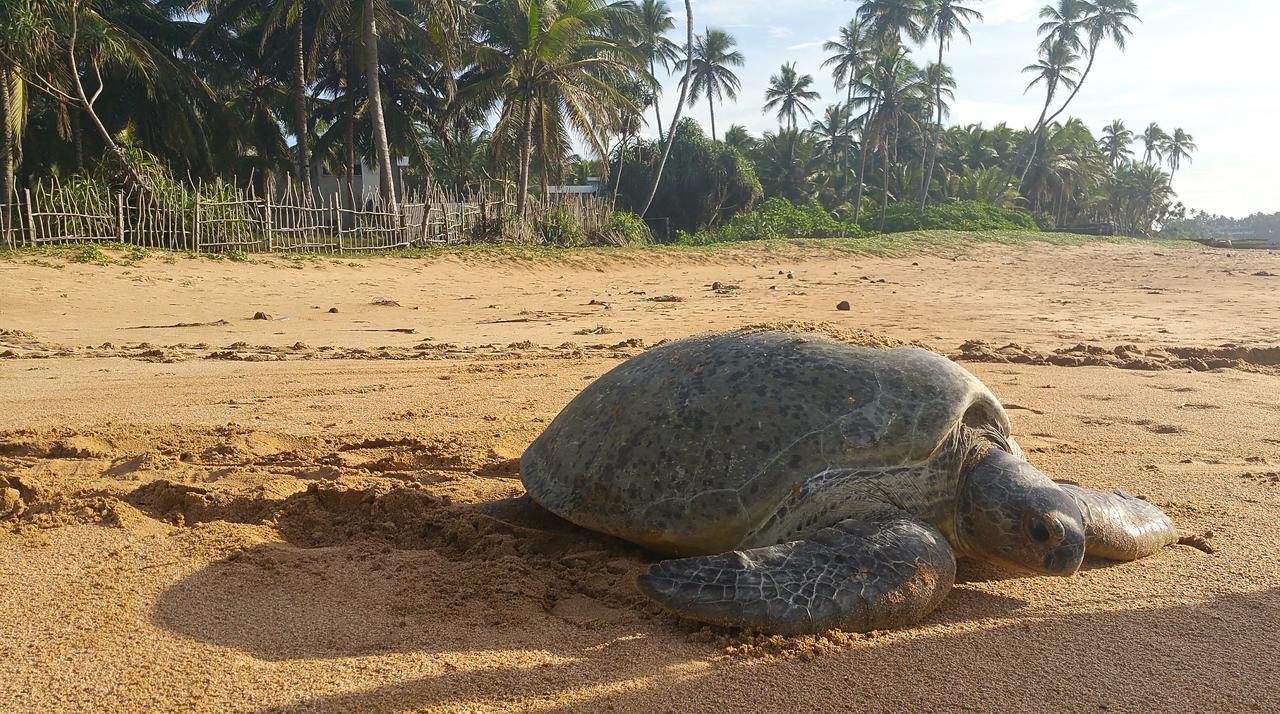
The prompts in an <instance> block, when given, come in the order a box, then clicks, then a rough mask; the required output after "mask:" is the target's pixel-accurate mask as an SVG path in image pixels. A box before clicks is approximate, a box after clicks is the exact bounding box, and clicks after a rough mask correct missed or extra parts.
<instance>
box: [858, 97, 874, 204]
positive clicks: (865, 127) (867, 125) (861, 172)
mask: <svg viewBox="0 0 1280 714" xmlns="http://www.w3.org/2000/svg"><path fill="white" fill-rule="evenodd" d="M877 111H879V106H878V102H873V103H872V105H871V107H870V108H869V109H867V117H866V119H864V120H863V122H862V151H861V154H862V158H861V159H859V160H858V196H857V198H856V199H855V200H854V202H853V222H854V223H857V222H858V216H859V215H860V214H861V212H862V192H863V191H864V190H865V188H866V181H864V180H863V179H864V177H865V176H866V172H867V146H868V144H869V142H868V141H867V134H868V132H869V131H870V129H871V122H872V117H874V116H875V113H876V112H877Z"/></svg>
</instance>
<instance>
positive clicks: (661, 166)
mask: <svg viewBox="0 0 1280 714" xmlns="http://www.w3.org/2000/svg"><path fill="white" fill-rule="evenodd" d="M684 17H685V35H686V39H685V42H684V51H685V60H684V61H685V71H684V77H682V78H681V79H680V99H679V101H677V102H676V115H675V116H674V117H673V118H672V119H671V131H670V132H669V133H668V134H667V140H666V142H665V143H664V144H663V145H662V154H661V156H660V157H659V158H658V167H657V169H656V170H655V171H654V172H653V181H651V182H650V183H649V197H648V198H646V199H645V201H644V208H641V209H640V214H639V215H640V217H641V218H644V217H645V215H646V214H647V213H649V209H650V208H651V207H652V206H653V197H654V196H657V195H658V184H660V183H662V173H663V171H665V170H666V167H667V159H668V158H670V156H671V145H672V144H674V143H675V140H676V137H675V133H676V132H675V130H676V126H678V125H679V124H680V115H681V114H682V113H683V112H684V103H685V99H686V98H687V97H688V93H689V83H690V82H691V80H692V79H693V78H692V76H691V75H690V74H689V73H690V72H691V71H692V70H693V0H684Z"/></svg>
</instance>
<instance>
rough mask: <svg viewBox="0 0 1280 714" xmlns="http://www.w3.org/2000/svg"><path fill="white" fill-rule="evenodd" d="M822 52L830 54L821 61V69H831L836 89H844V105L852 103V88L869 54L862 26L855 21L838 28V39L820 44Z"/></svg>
mask: <svg viewBox="0 0 1280 714" xmlns="http://www.w3.org/2000/svg"><path fill="white" fill-rule="evenodd" d="M822 51H823V52H829V53H831V54H830V56H829V57H827V58H826V59H825V60H823V61H822V66H823V68H826V67H830V68H831V76H832V77H833V78H834V79H835V81H836V88H841V87H843V88H844V89H845V98H844V102H845V104H849V103H851V102H852V101H853V87H854V85H856V84H857V83H858V75H860V74H862V71H863V68H864V67H866V64H867V60H868V59H869V58H870V56H871V53H870V51H869V50H868V48H867V38H866V36H865V33H864V32H863V31H862V25H860V24H859V23H858V21H857V20H856V19H854V20H850V21H849V24H847V25H845V26H844V27H841V28H840V39H838V40H828V41H826V42H824V43H822Z"/></svg>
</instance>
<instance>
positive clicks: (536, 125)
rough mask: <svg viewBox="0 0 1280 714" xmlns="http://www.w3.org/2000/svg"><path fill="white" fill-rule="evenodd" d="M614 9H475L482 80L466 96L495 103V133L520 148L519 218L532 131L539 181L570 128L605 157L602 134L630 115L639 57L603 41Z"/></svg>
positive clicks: (582, 0)
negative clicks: (538, 150) (629, 89)
mask: <svg viewBox="0 0 1280 714" xmlns="http://www.w3.org/2000/svg"><path fill="white" fill-rule="evenodd" d="M619 11H620V9H619V7H618V6H615V5H608V4H606V3H605V2H604V0H561V1H560V2H551V1H549V0H497V1H496V2H493V3H491V4H488V5H484V6H482V7H481V8H480V11H479V21H480V26H481V28H482V32H483V33H484V36H483V39H482V40H481V42H480V43H479V44H478V45H477V46H476V47H475V48H474V53H475V57H474V62H475V65H476V67H477V70H478V72H479V73H480V75H481V78H480V79H479V80H477V81H476V83H475V84H474V86H473V87H472V88H471V89H470V90H469V91H470V92H471V93H472V95H473V96H474V97H475V98H477V99H485V98H493V99H496V100H497V101H498V102H499V103H500V104H501V110H500V115H499V118H498V123H497V125H496V126H495V127H494V135H495V137H497V138H499V139H502V138H508V137H509V138H510V139H511V142H510V143H511V144H512V145H514V146H516V147H518V150H519V158H518V159H517V171H518V176H519V178H518V184H517V186H518V187H517V193H516V210H517V211H518V212H520V213H522V214H523V212H524V208H525V201H526V198H527V196H528V193H529V171H530V167H531V164H532V150H533V146H534V138H535V134H534V132H535V130H537V132H538V134H537V136H538V142H539V144H540V145H541V146H542V154H543V155H542V157H541V163H542V169H543V179H544V181H545V179H546V172H547V169H548V165H547V164H548V163H549V161H550V160H551V159H552V158H553V157H552V156H551V155H550V153H551V152H550V151H549V150H548V146H549V144H551V143H553V142H554V143H560V144H563V143H565V142H566V137H565V132H566V131H567V130H570V129H571V130H573V131H574V132H576V133H577V134H578V135H580V136H581V137H582V138H583V139H585V140H586V141H587V142H588V143H589V144H590V145H591V147H592V148H593V149H594V150H595V151H596V153H597V154H598V155H599V156H601V157H604V156H605V155H606V154H607V148H606V146H605V138H604V133H605V131H606V130H607V129H608V128H611V127H616V126H618V125H619V123H620V120H619V116H620V114H621V113H622V111H623V110H624V109H630V110H631V111H635V110H636V107H634V106H633V105H631V104H630V103H629V102H628V100H627V98H626V97H625V96H624V95H623V93H622V92H621V91H620V90H619V87H620V86H622V85H623V83H624V82H625V81H626V80H627V79H628V78H631V77H633V76H634V74H635V72H636V71H637V68H638V67H640V66H643V63H644V58H643V57H642V56H641V55H640V54H639V53H638V52H636V50H635V48H633V47H630V46H628V45H625V44H623V43H619V42H617V41H615V40H613V39H612V38H611V37H610V36H609V29H610V28H611V27H612V26H613V25H614V22H615V20H616V18H615V17H614V14H615V13H617V12H619ZM370 101H371V102H372V101H373V88H372V87H371V88H370ZM498 143H499V144H500V143H501V142H500V141H499V142H498Z"/></svg>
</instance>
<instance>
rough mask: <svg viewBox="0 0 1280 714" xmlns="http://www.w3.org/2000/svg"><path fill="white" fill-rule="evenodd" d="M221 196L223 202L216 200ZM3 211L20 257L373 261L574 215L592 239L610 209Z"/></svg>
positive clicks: (410, 203)
mask: <svg viewBox="0 0 1280 714" xmlns="http://www.w3.org/2000/svg"><path fill="white" fill-rule="evenodd" d="M211 196H216V197H217V198H214V197H211ZM15 198H16V200H15V201H14V202H13V203H11V204H4V203H0V244H2V245H3V246H4V247H5V248H8V249H14V248H17V247H22V246H41V245H51V244H63V243H85V242H98V243H103V242H110V243H124V244H129V245H136V246H140V247H143V248H160V249H168V250H183V251H193V252H226V251H233V250H234V251H243V252H248V253H258V252H269V251H293V252H324V253H344V252H367V251H378V250H390V249H402V248H412V247H425V246H431V245H454V244H462V243H471V242H511V243H540V242H543V241H542V239H541V238H540V236H539V234H538V232H537V231H535V230H533V229H532V228H531V226H530V224H531V223H534V222H536V221H537V220H538V219H539V218H540V217H545V216H547V215H548V214H549V213H550V212H552V211H555V210H568V211H570V212H571V214H572V215H573V216H574V218H575V220H576V221H577V222H578V224H579V225H580V226H581V227H582V228H583V229H584V230H587V231H594V230H598V229H600V228H601V227H602V226H604V225H605V224H606V223H607V221H608V216H609V213H610V212H611V209H610V207H609V206H608V203H607V202H606V201H603V200H600V199H596V198H594V197H586V198H582V197H576V196H571V197H566V196H553V197H551V198H550V199H548V200H547V201H546V202H538V203H536V204H535V205H532V206H530V208H529V211H528V215H529V220H519V219H516V218H514V215H515V214H514V210H513V207H512V206H511V205H510V204H509V203H508V202H507V201H506V200H489V199H487V198H486V197H484V196H479V195H478V196H466V197H462V196H453V195H449V194H445V193H443V192H437V193H436V194H434V195H432V196H431V197H429V198H423V197H418V196H410V197H408V198H407V199H406V200H405V201H403V202H400V203H397V204H395V205H390V204H388V203H385V202H381V201H377V200H371V199H366V200H364V201H363V202H361V201H352V200H345V201H344V200H342V198H340V197H339V196H338V195H332V196H326V197H314V196H302V195H299V194H297V193H294V192H293V191H291V190H286V191H285V192H284V193H283V195H279V196H277V197H275V198H273V197H271V196H266V197H258V196H257V195H255V194H254V193H253V192H252V191H239V190H227V189H226V188H225V187H224V188H221V189H220V190H217V191H208V192H207V191H203V190H192V191H187V192H184V193H183V195H182V197H181V198H180V199H174V200H166V199H164V198H162V197H158V196H156V195H155V194H150V193H123V192H121V193H114V194H110V197H106V196H104V195H103V194H101V192H82V191H75V192H73V191H68V190H65V189H63V187H61V186H59V185H57V184H53V185H47V184H42V185H38V186H36V187H35V188H31V189H26V190H23V191H22V192H20V193H19V194H18V195H17V196H16V197H15Z"/></svg>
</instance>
